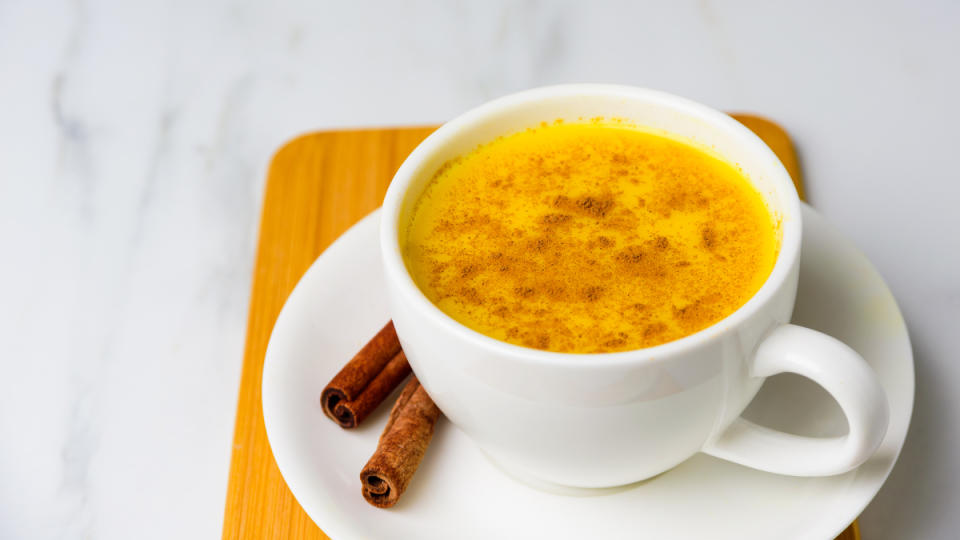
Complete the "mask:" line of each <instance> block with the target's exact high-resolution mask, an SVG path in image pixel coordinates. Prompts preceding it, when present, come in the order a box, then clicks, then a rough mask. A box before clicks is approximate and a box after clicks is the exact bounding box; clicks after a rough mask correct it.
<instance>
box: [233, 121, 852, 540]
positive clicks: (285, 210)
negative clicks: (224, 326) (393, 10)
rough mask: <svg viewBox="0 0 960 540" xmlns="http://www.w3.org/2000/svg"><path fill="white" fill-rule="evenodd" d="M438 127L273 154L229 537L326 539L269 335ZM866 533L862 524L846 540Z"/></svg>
mask: <svg viewBox="0 0 960 540" xmlns="http://www.w3.org/2000/svg"><path fill="white" fill-rule="evenodd" d="M733 116H734V117H735V118H737V119H738V120H740V121H741V122H743V123H744V124H745V125H746V126H747V127H749V128H750V129H751V130H753V131H754V132H755V133H757V135H759V136H760V137H761V138H763V139H764V140H765V141H766V142H767V144H768V145H770V147H771V148H772V149H773V150H774V152H776V153H777V155H778V156H779V157H780V159H781V161H783V163H784V165H785V166H786V168H787V170H788V171H789V172H790V174H791V176H793V179H794V182H795V183H796V184H797V189H798V190H799V192H800V196H801V197H803V187H802V184H801V176H800V169H799V166H798V163H797V158H796V154H795V153H794V150H793V146H792V144H791V142H790V139H789V137H788V136H787V134H786V133H785V132H784V131H783V130H782V129H781V128H780V127H779V126H777V125H776V124H774V123H772V122H770V121H768V120H765V119H763V118H759V117H756V116H752V115H746V114H735V115H733ZM434 129H435V128H434V127H419V128H401V129H371V130H351V131H326V132H319V133H310V134H307V135H303V136H300V137H297V138H296V139H294V140H292V141H290V142H288V143H287V144H285V145H284V146H283V147H282V148H281V149H280V150H279V151H278V152H277V154H276V155H275V156H274V158H273V161H272V162H271V164H270V169H269V172H268V176H267V188H266V195H265V197H264V201H263V214H262V216H261V219H260V241H259V245H258V247H257V261H256V266H255V267H254V272H253V292H252V294H251V298H250V315H249V319H248V322H247V344H246V348H245V351H244V358H243V374H242V377H241V380H240V397H239V404H238V405H237V420H236V426H235V428H234V440H233V457H232V460H231V463H230V478H229V486H228V488H227V505H226V511H225V513H224V520H223V537H224V538H225V539H238V538H243V539H248V538H249V539H256V540H260V539H264V538H289V539H295V540H301V539H308V538H311V539H312V538H321V539H322V538H327V535H326V534H324V533H323V531H321V530H320V529H319V528H318V527H317V525H315V524H314V523H313V521H311V520H310V517H309V516H307V514H306V513H305V512H304V511H303V509H302V508H300V505H299V504H297V501H296V500H295V499H294V498H293V494H291V493H290V490H289V489H288V488H287V485H286V483H285V482H284V481H283V478H282V477H281V476H280V471H279V470H277V465H276V463H275V462H274V459H273V454H272V453H271V452H270V446H269V444H268V443H267V434H266V431H265V430H264V427H263V411H262V409H261V403H260V383H261V376H262V375H263V357H264V353H265V352H266V349H267V341H268V340H269V339H270V332H271V331H272V329H273V324H274V322H275V321H276V319H277V315H278V314H279V313H280V308H281V307H283V303H284V301H286V299H287V296H288V295H289V294H290V292H291V291H292V290H293V287H294V285H296V284H297V281H298V280H299V279H300V276H302V275H303V273H304V272H306V270H307V268H309V267H310V265H311V264H312V263H313V261H314V259H316V258H317V256H318V255H319V254H320V253H321V252H322V251H323V250H324V249H326V247H327V246H329V245H330V243H332V242H333V241H334V240H335V239H336V238H337V237H338V236H340V234H341V233H343V232H344V231H345V230H347V229H348V228H349V227H350V226H351V225H353V224H354V223H355V222H356V221H357V220H359V219H360V218H361V217H363V216H365V215H367V214H368V213H369V212H370V211H372V210H374V209H375V208H377V207H378V206H380V203H381V201H382V200H383V194H384V192H385V191H386V189H387V184H389V183H390V180H391V178H393V173H394V172H396V170H397V168H398V167H399V166H400V163H401V162H403V160H404V159H405V158H406V157H407V155H408V154H409V153H410V152H411V151H412V150H413V149H414V147H416V146H417V144H419V143H420V141H421V140H423V139H424V137H426V136H427V135H429V134H430V132H431V131H433V130H434ZM351 495H352V494H351ZM357 496H359V493H358V494H357ZM859 538H860V535H859V532H858V530H857V524H856V522H854V523H853V524H852V525H851V526H850V527H849V528H848V529H847V530H846V531H844V533H843V534H841V535H840V536H839V537H838V540H858V539H859ZM338 540H339V539H338Z"/></svg>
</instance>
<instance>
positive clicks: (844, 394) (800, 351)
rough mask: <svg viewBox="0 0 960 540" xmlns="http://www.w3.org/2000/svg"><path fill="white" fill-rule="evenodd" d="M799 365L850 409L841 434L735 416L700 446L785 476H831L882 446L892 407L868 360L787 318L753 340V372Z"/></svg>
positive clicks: (761, 374)
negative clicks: (806, 433) (813, 433)
mask: <svg viewBox="0 0 960 540" xmlns="http://www.w3.org/2000/svg"><path fill="white" fill-rule="evenodd" d="M784 372H789V373H796V374H798V375H802V376H804V377H807V378H809V379H811V380H812V381H813V382H815V383H817V384H819V385H820V386H822V387H823V388H824V389H826V391H827V392H829V393H830V394H831V395H832V396H833V397H834V399H836V400H837V403H838V404H839V405H840V408H841V409H842V410H843V414H844V415H846V417H847V424H848V426H849V432H848V433H847V434H846V435H844V436H841V437H802V436H799V435H793V434H790V433H784V432H782V431H777V430H773V429H770V428H766V427H763V426H759V425H757V424H754V423H753V422H750V421H748V420H745V419H743V418H742V417H741V418H737V419H736V420H734V421H733V423H732V424H730V426H729V427H728V428H727V429H726V430H725V431H723V432H722V433H721V434H720V435H719V436H717V437H715V438H713V439H712V440H710V441H708V443H707V444H706V445H705V446H704V448H703V452H705V453H707V454H710V455H711V456H715V457H718V458H720V459H724V460H727V461H732V462H734V463H739V464H740V465H745V466H747V467H752V468H754V469H760V470H762V471H768V472H772V473H778V474H786V475H790V476H829V475H833V474H841V473H844V472H847V471H849V470H851V469H854V468H856V467H857V466H859V465H860V464H861V463H863V462H864V461H866V460H867V458H869V457H870V456H871V455H872V454H873V452H874V451H875V450H876V449H877V447H878V446H880V441H881V440H882V439H883V436H884V434H885V433H886V431H887V423H888V421H889V408H888V406H887V396H886V394H885V393H884V391H883V388H882V387H881V386H880V380H879V379H878V378H877V375H876V374H875V373H874V372H873V370H872V369H871V368H870V366H869V365H868V364H867V362H866V360H864V359H863V357H862V356H860V355H859V354H857V352H856V351H854V350H853V349H851V348H850V347H849V346H847V345H846V344H845V343H843V342H841V341H838V340H837V339H834V338H832V337H830V336H828V335H826V334H823V333H821V332H817V331H815V330H810V329H809V328H804V327H802V326H796V325H793V324H785V325H783V326H781V327H779V328H777V329H776V330H774V331H773V332H771V333H770V334H769V335H768V336H767V337H766V338H765V339H764V340H763V341H762V342H761V343H760V346H759V347H758V348H757V353H756V355H754V357H753V362H752V364H751V365H750V370H749V373H750V376H752V377H769V376H770V375H776V374H777V373H784Z"/></svg>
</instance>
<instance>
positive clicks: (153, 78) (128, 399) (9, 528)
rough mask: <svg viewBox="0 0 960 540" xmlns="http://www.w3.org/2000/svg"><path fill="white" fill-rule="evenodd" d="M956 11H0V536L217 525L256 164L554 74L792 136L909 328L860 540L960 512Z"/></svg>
mask: <svg viewBox="0 0 960 540" xmlns="http://www.w3.org/2000/svg"><path fill="white" fill-rule="evenodd" d="M958 56H960V6H958V4H957V3H951V2H947V1H942V2H901V3H890V2H862V3H842V4H841V3H834V2H825V1H817V2H803V3H799V2H798V3H794V4H793V5H787V4H786V3H780V2H761V1H757V2H719V1H708V0H702V1H699V2H695V1H680V2H670V3H667V2H662V3H660V2H658V3H653V2H649V3H643V2H582V3H574V2H549V3H548V2H503V1H497V2H491V1H484V2H475V3H472V4H460V3H453V2H383V3H380V4H377V5H372V6H371V5H367V3H365V2H345V1H330V2H320V1H304V2H298V3H289V2H276V1H266V0H248V1H236V2H231V1H224V0H214V1H208V2H200V1H196V0H149V1H122V0H117V1H106V0H73V1H66V0H64V1H56V0H52V1H44V0H39V1H31V0H0V346H2V352H0V368H2V370H0V538H2V539H21V538H23V539H27V538H30V539H61V538H68V539H72V538H85V539H98V540H99V539H103V540H109V539H128V538H145V539H152V538H157V539H161V538H162V539H166V538H215V537H217V536H218V535H219V534H220V528H221V520H222V515H223V507H224V498H225V489H226V479H227V470H228V460H229V456H230V445H231V436H232V431H233V418H234V410H235V405H236V396H237V386H238V382H239V374H240V364H241V356H242V347H243V340H244V331H245V322H246V311H247V302H248V295H249V289H250V279H251V268H252V264H253V259H254V245H255V237H256V231H257V220H258V212H259V206H260V202H261V198H262V190H263V186H264V172H265V168H266V165H267V162H268V160H269V158H270V155H271V153H272V152H273V151H274V150H275V149H276V148H277V147H278V146H279V145H280V144H282V143H283V142H284V141H285V140H287V139H289V138H291V137H292V136H294V135H295V134H297V133H300V132H303V131H307V130H312V129H317V128H323V127H335V126H361V125H405V124H416V123H428V122H439V121H443V120H445V119H448V118H450V117H452V116H454V115H455V114H457V113H459V112H461V111H463V110H465V109H467V108H469V107H471V106H474V105H477V104H479V103H481V102H483V101H485V100H487V99H489V98H493V97H495V96H499V95H502V94H504V93H508V92H512V91H516V90H520V89H524V88H528V87H532V86H537V85H543V84H549V83H557V82H584V81H589V82H618V83H628V84H635V85H643V86H650V87H656V88H660V89H664V90H668V91H671V92H675V93H678V94H681V95H685V96H688V97H691V98H694V99H697V100H700V101H703V102H706V103H708V104H711V105H713V106H715V107H717V108H721V109H726V110H749V111H757V112H761V113H764V114H767V115H769V116H771V117H772V118H775V119H777V120H779V121H780V122H782V123H783V125H785V126H786V127H787V128H788V129H789V130H790V131H791V132H792V134H793V135H794V137H795V138H796V141H797V143H798V145H799V147H800V149H801V151H802V157H803V162H804V165H805V169H806V172H807V185H808V191H809V196H810V199H811V201H812V202H813V204H814V205H815V206H816V207H818V208H819V209H820V210H821V212H823V213H824V214H826V215H827V216H828V217H829V219H830V220H832V221H833V222H834V223H836V224H837V225H838V226H839V227H840V228H841V229H842V230H843V231H844V232H845V233H846V234H847V235H849V236H850V237H852V238H853V239H854V240H855V242H856V243H857V244H858V245H859V246H860V247H861V248H862V249H863V250H864V251H866V253H867V254H868V255H869V256H870V258H871V259H872V260H873V261H874V262H875V263H876V265H877V266H878V267H879V269H880V271H881V272H882V273H883V275H884V276H885V277H886V278H887V279H888V280H889V283H890V285H891V287H892V288H893V291H894V293H895V294H896V295H897V297H898V298H899V300H900V302H901V305H902V308H903V311H904V313H905V316H906V318H907V321H908V323H909V326H910V330H911V333H912V336H913V341H914V350H915V353H916V363H917V375H918V388H917V402H916V411H915V414H914V423H913V427H912V429H911V432H910V436H909V438H908V440H907V444H906V448H905V450H904V454H903V456H902V458H901V461H900V464H899V465H898V467H897V468H896V469H895V470H894V472H893V475H892V477H891V478H890V481H889V483H888V485H887V486H886V487H885V488H884V489H883V491H882V492H881V493H880V495H879V496H878V497H877V499H876V500H875V501H874V502H873V503H872V504H871V505H870V507H869V508H868V509H867V510H866V512H865V513H864V515H863V519H862V523H863V531H864V537H865V538H867V539H868V540H881V539H885V540H899V539H904V538H911V539H913V538H916V539H944V540H946V539H952V538H956V531H957V530H958V528H960V516H958V514H957V512H956V502H957V500H958V499H960V462H958V458H957V457H956V456H958V455H960V423H958V421H957V419H958V418H960V389H958V385H960V359H958V356H957V353H956V350H957V349H956V345H955V343H954V340H955V339H957V334H958V330H960V240H958V234H960V207H958V204H960V202H958V201H960V173H958V170H960V169H958V165H957V158H958V143H960V137H958V129H960V108H958V106H957V98H958V96H960V69H958V66H960V60H958Z"/></svg>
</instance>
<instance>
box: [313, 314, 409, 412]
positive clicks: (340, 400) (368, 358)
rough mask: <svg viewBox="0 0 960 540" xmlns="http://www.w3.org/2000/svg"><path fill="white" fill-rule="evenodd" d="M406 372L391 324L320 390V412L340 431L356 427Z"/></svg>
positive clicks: (407, 366)
mask: <svg viewBox="0 0 960 540" xmlns="http://www.w3.org/2000/svg"><path fill="white" fill-rule="evenodd" d="M409 373H410V364H408V363H407V357H406V355H404V354H403V351H402V350H401V349H400V340H399V339H398V338H397V332H396V330H394V328H393V321H390V322H388V323H387V324H386V326H384V327H383V328H382V329H381V330H380V331H379V332H378V333H377V335H376V336H374V337H373V339H371V340H370V341H369V342H368V343H367V344H366V345H364V346H363V348H362V349H360V352H358V353H357V354H356V355H355V356H354V357H353V359H351V360H350V361H349V362H347V365H345V366H343V369H341V370H340V372H339V373H337V374H336V376H334V377H333V379H332V380H331V381H330V383H329V384H327V386H326V388H324V389H323V392H322V393H321V394H320V403H321V404H322V406H323V412H324V414H326V415H327V416H328V417H329V418H330V419H331V420H333V421H334V422H336V423H337V424H339V425H340V427H342V428H346V429H349V428H353V427H356V426H358V425H359V424H360V422H363V419H364V418H366V417H367V415H369V414H370V413H371V412H373V410H374V409H376V408H377V406H378V405H380V403H381V402H382V401H383V400H384V399H385V398H386V397H387V396H388V395H390V392H392V391H393V389H394V388H396V387H397V385H398V384H400V382H401V381H403V379H404V378H405V377H406V376H407V375H408V374H409Z"/></svg>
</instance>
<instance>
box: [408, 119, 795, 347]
mask: <svg viewBox="0 0 960 540" xmlns="http://www.w3.org/2000/svg"><path fill="white" fill-rule="evenodd" d="M400 243H401V247H402V249H403V254H404V259H405V262H406V264H407V267H408V269H409V270H410V273H411V275H412V276H413V278H414V281H415V282H416V283H417V285H418V286H419V287H420V289H421V290H422V291H423V292H424V294H425V295H426V296H427V297H428V298H429V299H430V300H431V301H432V302H433V303H435V304H436V305H437V306H438V307H439V308H440V309H441V310H443V311H444V312H446V313H447V314H448V315H450V316H451V317H453V318H454V319H456V320H457V321H460V322H461V323H463V324H465V325H466V326H468V327H470V328H473V329H474V330H477V331H478V332H481V333H483V334H486V335H488V336H491V337H494V338H496V339H500V340H503V341H507V342H510V343H514V344H517V345H521V346H525V347H533V348H538V349H544V350H550V351H559V352H573V353H592V352H613V351H623V350H630V349H638V348H643V347H650V346H654V345H658V344H661V343H666V342H669V341H673V340H675V339H679V338H681V337H683V336H686V335H688V334H691V333H693V332H696V331H698V330H701V329H703V328H706V327H707V326H710V325H711V324H713V323H715V322H717V321H719V320H720V319H722V318H724V317H726V316H727V315H729V314H730V313H732V312H733V311H735V310H736V309H737V308H738V307H740V306H741V305H743V304H744V303H745V302H746V301H747V300H748V299H749V298H750V297H751V296H752V295H753V294H754V293H756V291H757V290H758V289H759V288H760V286H761V285H762V284H763V282H764V281H765V280H766V278H767V276H768V275H769V274H770V271H771V270H772V269H773V264H774V261H775V259H776V255H777V249H778V244H779V229H778V225H777V222H776V220H775V218H774V216H772V215H771V213H770V212H769V210H768V209H767V207H766V204H765V203H764V201H763V198H762V197H761V195H760V194H759V193H758V192H757V191H756V189H755V188H753V186H752V185H751V184H750V183H749V181H748V179H747V178H746V177H744V175H743V174H742V173H741V172H740V171H739V170H738V169H737V168H736V167H734V166H732V165H730V164H728V163H726V162H724V161H722V160H720V159H718V158H716V157H714V156H713V155H712V154H710V153H709V152H707V151H704V150H701V149H699V148H697V147H694V146H693V145H691V144H688V143H686V142H683V141H679V140H675V139H671V138H667V137H664V136H660V135H656V134H652V133H649V132H645V131H642V130H639V129H634V128H631V127H628V126H625V125H623V124H622V123H610V124H604V123H603V122H598V121H592V122H589V123H583V124H576V123H553V124H543V125H541V126H540V127H538V128H536V129H530V130H526V131H523V132H520V133H516V134H513V135H509V136H505V137H501V138H499V139H496V140H495V141H492V142H490V143H488V144H485V145H482V146H480V147H478V148H477V149H476V150H474V151H472V152H470V153H468V154H466V155H463V156H460V157H459V158H457V159H455V160H451V161H450V162H448V163H447V164H445V165H444V166H443V167H442V168H441V169H440V170H439V171H437V173H436V174H435V175H434V177H433V178H432V180H431V181H430V182H429V183H428V185H427V187H426V188H425V190H424V192H423V194H422V195H421V196H420V198H419V200H418V201H417V203H416V206H415V207H414V211H413V213H412V218H411V220H410V222H409V223H408V224H407V226H406V227H404V228H402V229H401V238H400Z"/></svg>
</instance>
